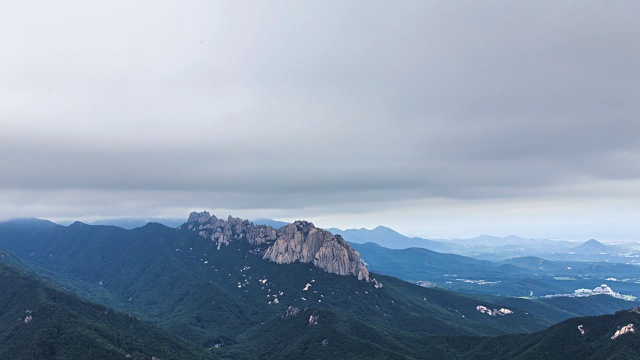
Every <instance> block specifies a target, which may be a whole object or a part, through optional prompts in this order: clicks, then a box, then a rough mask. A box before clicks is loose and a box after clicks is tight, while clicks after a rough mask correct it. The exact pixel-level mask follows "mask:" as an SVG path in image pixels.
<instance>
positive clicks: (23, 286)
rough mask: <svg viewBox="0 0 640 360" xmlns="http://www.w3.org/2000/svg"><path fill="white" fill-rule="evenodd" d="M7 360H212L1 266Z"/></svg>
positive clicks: (1, 349)
mask: <svg viewBox="0 0 640 360" xmlns="http://www.w3.org/2000/svg"><path fill="white" fill-rule="evenodd" d="M0 289H2V291H0V358H2V359H124V358H125V357H127V355H128V356H129V358H131V359H151V357H152V356H156V357H158V358H161V359H208V358H213V357H212V355H209V354H206V353H204V352H202V351H200V350H197V349H194V346H193V345H191V344H190V343H188V342H186V341H184V340H180V339H178V338H176V337H175V336H172V335H169V334H168V333H166V332H165V331H162V330H159V329H157V328H155V327H153V326H151V325H150V324H147V323H145V322H142V321H140V320H138V319H136V318H135V317H132V316H130V315H129V316H127V315H123V314H120V313H117V312H114V311H113V310H110V309H108V308H105V307H104V306H101V305H96V304H92V303H89V302H86V301H83V300H80V299H78V298H77V297H75V296H73V295H70V294H67V293H64V292H61V291H59V290H56V289H54V288H52V287H51V286H49V285H46V284H44V283H43V282H41V281H40V280H38V279H36V278H34V277H33V276H31V275H28V274H25V273H23V272H21V271H19V270H18V269H16V268H14V267H12V266H9V265H7V264H5V263H4V262H2V261H0Z"/></svg>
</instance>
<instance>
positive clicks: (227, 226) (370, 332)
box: [0, 213, 637, 359]
mask: <svg viewBox="0 0 640 360" xmlns="http://www.w3.org/2000/svg"><path fill="white" fill-rule="evenodd" d="M0 246H1V247H2V248H4V250H2V251H1V252H0V254H1V255H3V256H0V262H1V263H2V264H3V269H6V270H3V273H16V274H17V275H12V276H16V279H18V278H20V279H23V280H20V281H16V280H11V281H9V282H10V283H16V284H18V283H20V284H22V283H25V282H26V283H29V282H31V283H30V284H34V285H28V286H18V287H16V290H15V291H14V292H12V294H15V296H13V297H12V298H7V299H4V300H2V301H3V304H12V305H10V306H9V305H7V306H6V307H3V309H5V308H6V309H14V310H11V313H9V312H5V313H6V314H7V316H8V318H7V319H11V318H14V319H18V318H20V321H22V323H20V322H19V321H18V322H17V323H18V325H34V326H33V327H34V328H35V325H38V324H43V326H44V327H45V328H48V327H49V326H50V325H48V324H50V322H49V321H48V320H47V321H42V322H36V320H38V319H41V318H45V316H44V315H45V312H44V309H46V306H47V305H43V304H47V302H46V299H47V297H46V296H39V295H38V296H36V295H32V294H33V293H29V291H30V289H34V288H41V289H48V290H46V291H45V290H38V291H37V293H38V294H42V291H45V292H47V291H49V293H50V294H51V295H48V296H52V297H53V298H55V299H57V300H52V301H53V302H56V303H57V304H58V305H60V306H63V307H66V308H68V309H69V311H75V312H76V313H77V314H78V316H79V319H83V320H79V321H78V322H75V323H73V324H71V325H68V326H69V328H70V329H75V330H69V331H72V332H73V331H85V332H84V334H85V335H86V337H84V338H82V337H80V338H79V339H81V340H78V342H79V343H82V344H85V345H86V346H85V348H83V349H84V350H82V351H84V352H85V353H87V354H88V353H90V354H93V353H94V351H95V354H107V353H106V352H105V351H113V352H111V353H109V354H119V355H117V356H120V355H122V354H125V356H126V354H129V355H130V356H145V357H150V356H157V357H158V358H162V359H166V358H179V359H182V358H207V357H212V358H216V357H220V358H229V359H231V358H247V359H258V358H260V359H263V358H267V359H269V358H273V359H276V358H292V359H293V358H310V359H313V358H317V359H321V358H322V359H326V358H336V357H340V358H354V359H355V358H363V357H366V358H403V359H404V358H456V357H464V356H466V357H472V358H479V357H476V356H475V355H477V356H485V355H484V354H487V355H486V356H493V355H495V354H494V353H492V352H491V351H489V350H487V349H484V348H483V347H482V344H483V343H485V342H486V341H485V340H484V339H486V338H484V337H483V336H494V337H492V338H491V339H492V340H491V341H492V342H493V341H496V342H503V343H504V344H505V346H506V347H505V351H506V350H507V348H508V344H509V343H511V342H513V343H514V344H516V345H517V344H522V343H521V341H525V339H530V337H529V336H522V335H508V334H519V333H523V332H524V333H529V332H534V331H542V332H543V333H544V332H546V331H551V330H550V329H547V327H549V326H550V325H553V324H556V323H558V322H560V321H564V320H566V319H568V318H570V317H572V316H576V315H599V314H605V313H612V312H614V311H615V310H618V309H620V306H622V305H620V304H621V303H620V302H615V301H609V299H608V298H607V297H603V298H602V299H599V298H598V297H592V298H566V299H548V300H528V299H518V298H505V297H499V296H491V295H486V294H484V295H477V294H462V293H458V292H452V291H449V290H445V289H439V288H426V287H421V286H416V285H414V284H412V283H409V282H405V281H402V280H400V279H397V278H394V277H390V276H386V275H383V274H381V273H379V272H376V271H375V270H374V267H372V266H371V265H370V267H369V268H367V267H365V266H364V263H363V262H362V261H361V260H360V256H361V254H360V253H359V252H358V251H356V250H354V249H353V248H352V247H351V246H350V245H349V244H348V243H347V242H346V241H344V239H343V238H342V236H340V235H339V234H333V233H331V232H330V231H326V230H322V229H319V228H316V227H315V226H313V224H311V223H309V222H304V221H297V222H294V223H292V224H287V225H285V226H282V227H280V228H274V227H272V226H267V225H258V224H253V223H252V222H250V221H247V220H242V219H237V218H233V217H229V218H227V219H226V220H223V219H218V218H217V217H215V216H212V215H210V214H208V213H192V214H191V215H190V216H189V219H188V221H187V222H186V223H184V224H182V225H180V226H179V227H178V228H170V227H166V226H164V225H161V224H157V223H150V224H147V225H145V226H143V227H140V228H135V229H132V230H126V229H122V228H119V227H116V226H96V225H86V224H82V223H79V222H76V223H73V224H71V225H69V226H61V225H57V224H54V223H51V222H47V221H43V220H36V219H29V220H20V221H10V222H5V223H0ZM452 256H453V255H452ZM363 258H364V260H365V261H367V259H366V257H364V255H363ZM454 260H456V261H459V264H460V266H463V263H464V262H466V261H468V260H467V258H464V257H457V258H455V259H454V258H448V259H447V260H446V261H443V262H442V263H441V264H440V265H438V264H436V263H434V268H438V267H441V268H442V267H443V266H445V263H447V262H450V263H454ZM434 261H435V260H434ZM475 261H476V262H475V263H469V266H476V269H477V271H478V272H480V271H485V270H488V269H489V268H490V267H491V266H490V265H488V264H487V263H485V262H482V261H478V260H475ZM501 266H505V267H508V266H513V265H509V264H504V265H501ZM35 284H37V285H35ZM6 294H7V293H4V294H3V295H6ZM61 294H62V295H61ZM23 298H24V299H39V300H38V301H40V300H42V301H44V302H42V303H38V302H35V303H28V304H27V303H26V302H24V301H23V300H20V299H23ZM16 299H17V300H16ZM43 299H44V300H43ZM612 300H617V299H612ZM16 304H17V305H16ZM83 304H84V305H83ZM20 305H28V306H22V307H26V308H25V309H22V307H21V306H20ZM624 305H627V304H624ZM630 307H631V306H630ZM82 308H88V309H99V310H90V311H86V312H83V311H80V310H78V309H82ZM34 309H39V310H38V311H39V312H37V313H36V312H35V310H34ZM27 310H31V311H33V315H32V316H33V319H32V321H30V322H29V323H28V324H24V319H25V316H26V315H24V314H26V313H25V312H26V311H27ZM65 311H66V310H64V309H63V308H61V309H59V310H56V311H54V313H56V314H63V313H65ZM100 311H102V312H103V313H104V311H106V312H107V313H108V314H114V317H115V318H116V320H117V321H114V322H112V323H110V322H109V321H108V319H107V320H105V319H102V318H97V317H96V316H97V315H96V314H97V313H98V312H100ZM18 312H19V313H18ZM627 313H629V312H627ZM627 313H623V314H627ZM39 314H40V315H39ZM629 314H632V316H633V313H629ZM92 316H93V317H92ZM616 316H618V315H616ZM619 316H623V315H619ZM624 316H627V315H624ZM120 319H122V320H120ZM127 319H135V320H136V321H139V324H141V325H140V328H136V326H138V325H135V324H138V322H136V323H135V324H134V323H132V322H127V321H125V320H127ZM138 319H139V320H138ZM60 324H61V325H60V326H61V327H62V326H63V325H62V324H64V323H63V322H60ZM96 324H98V325H96ZM131 324H134V325H131ZM625 325H626V324H625ZM64 326H67V325H64ZM92 326H93V327H92ZM118 326H125V327H126V326H129V329H130V332H129V333H128V335H127V336H128V338H130V339H131V341H132V342H133V343H135V344H137V345H136V346H137V347H135V346H130V345H127V344H122V343H120V345H118V344H119V343H117V341H116V340H115V339H114V338H112V337H110V335H108V334H109V331H113V332H115V333H122V332H121V331H124V330H118V329H120V328H118ZM99 327H102V328H101V329H104V330H100V331H98V330H96V329H98V328H99ZM144 327H146V329H147V330H144V331H137V330H136V329H142V328H144ZM83 329H85V330H83ZM91 329H94V330H91ZM545 329H547V330H545ZM551 329H553V328H551ZM593 329H596V328H595V327H594V328H593ZM90 330H91V331H90ZM134 330H136V331H134ZM609 330H610V329H609V328H606V329H605V328H603V329H602V334H605V333H606V332H607V331H609ZM3 331H5V333H6V334H13V333H14V332H16V331H20V328H15V327H12V326H11V325H10V322H8V323H4V325H3ZM61 331H62V330H61ZM65 331H66V330H65ZM92 331H93V332H92ZM554 331H555V330H554ZM590 331H592V333H594V334H595V333H596V332H598V333H600V329H599V328H598V330H597V331H596V330H590ZM62 332H64V331H62ZM16 334H18V333H16ZM145 334H147V335H148V336H151V337H153V338H154V339H156V340H158V341H156V342H154V341H151V340H147V339H146V338H145V337H144V336H145ZM607 334H608V333H607ZM495 336H498V337H495ZM500 336H507V338H502V337H500ZM514 336H515V338H513V337H514ZM602 336H604V335H602ZM602 336H601V337H600V338H598V339H599V340H598V341H601V340H602V339H604V338H602ZM608 336H611V335H608ZM601 338H602V339H601ZM53 339H56V340H55V341H54V342H55V344H56V346H54V347H53V348H54V349H55V350H54V352H55V354H59V355H55V356H56V357H54V356H51V357H50V358H61V359H63V358H74V357H73V355H68V354H77V352H76V350H73V349H74V348H75V347H76V346H77V345H74V344H73V342H69V341H67V340H69V338H68V337H62V338H57V337H53ZM502 339H522V340H514V341H511V340H509V341H507V342H505V341H506V340H502ZM540 339H541V340H540V341H543V340H544V341H549V339H546V338H545V337H544V336H543V337H542V338H540ZM621 339H632V340H633V341H637V338H636V335H635V334H633V333H631V334H625V335H622V336H621ZM18 340H19V339H18V338H16V337H15V336H11V335H5V336H4V337H3V339H2V340H0V345H1V346H2V349H3V350H4V349H10V350H6V351H9V352H8V353H6V354H11V355H15V357H12V358H28V357H27V355H24V354H22V355H21V353H20V350H19V349H21V348H22V346H23V344H22V343H20V342H18ZM609 341H611V340H609ZM622 341H627V340H622ZM114 342H115V343H114ZM161 344H166V347H162V346H160V345H161ZM468 344H475V345H474V346H473V347H472V346H467V345H468ZM43 346H44V345H36V346H35V349H41V348H42V347H43ZM514 346H515V345H514ZM521 348H522V346H520V347H518V348H516V347H514V348H513V349H514V350H513V351H515V352H517V351H518V349H521ZM105 349H106V350H105ZM172 349H173V350H172ZM33 351H41V350H33ZM42 351H44V350H42ZM169 351H177V352H179V353H180V355H178V356H176V355H175V352H174V353H171V352H169ZM625 351H627V350H625ZM515 352H514V354H515ZM48 354H50V353H48ZM162 354H164V355H162ZM203 354H204V355H203ZM438 354H439V355H441V356H442V357H439V356H436V355H438ZM472 355H474V356H472ZM498 355H499V356H502V355H500V354H497V355H496V356H498ZM91 356H93V355H91ZM45 357H46V356H45ZM103 357H111V356H110V355H104V356H103ZM113 357H114V358H116V357H115V355H114V356H113ZM85 358H91V357H89V356H86V357H85ZM95 358H98V355H96V357H95Z"/></svg>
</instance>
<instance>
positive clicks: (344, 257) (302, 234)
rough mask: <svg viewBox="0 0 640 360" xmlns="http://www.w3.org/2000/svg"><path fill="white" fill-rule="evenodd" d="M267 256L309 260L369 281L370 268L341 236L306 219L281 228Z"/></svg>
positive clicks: (286, 260)
mask: <svg viewBox="0 0 640 360" xmlns="http://www.w3.org/2000/svg"><path fill="white" fill-rule="evenodd" d="M264 259H267V260H271V261H273V262H276V263H278V264H290V263H292V262H295V261H299V262H303V263H309V262H313V265H315V266H317V267H319V268H320V269H323V270H324V271H326V272H328V273H332V274H338V275H354V276H356V277H358V280H366V281H369V270H367V268H366V267H365V266H364V264H362V262H361V261H360V254H359V253H358V252H357V251H355V250H354V249H353V248H352V247H351V246H349V244H347V242H346V241H345V240H344V239H343V238H342V236H340V235H332V234H331V233H330V232H328V231H326V230H322V229H318V228H316V227H315V226H314V225H313V224H312V223H310V222H307V221H296V222H294V223H293V224H289V225H287V226H284V227H282V228H281V229H280V230H279V231H278V240H276V242H275V243H274V244H273V245H272V246H271V247H269V249H267V251H266V252H265V254H264Z"/></svg>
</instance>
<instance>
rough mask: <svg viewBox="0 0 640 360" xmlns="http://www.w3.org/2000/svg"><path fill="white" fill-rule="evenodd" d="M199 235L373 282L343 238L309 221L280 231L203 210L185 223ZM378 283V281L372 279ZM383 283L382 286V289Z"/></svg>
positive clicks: (282, 261) (279, 259)
mask: <svg viewBox="0 0 640 360" xmlns="http://www.w3.org/2000/svg"><path fill="white" fill-rule="evenodd" d="M179 228H187V229H189V230H192V231H195V232H197V233H198V235H200V236H202V237H204V238H207V239H210V240H211V241H213V242H214V243H216V245H217V248H218V250H220V248H221V247H222V246H226V245H228V244H229V243H231V242H232V241H237V240H244V241H248V242H249V243H250V244H252V245H260V244H267V245H270V246H269V247H268V248H267V249H266V251H265V253H264V256H263V259H266V260H270V261H273V262H276V263H278V264H290V263H293V262H296V261H299V262H302V263H313V265H315V266H316V267H318V268H320V269H322V270H324V271H326V272H328V273H332V274H338V275H353V276H356V277H357V278H358V280H365V281H367V282H368V281H371V279H369V270H367V268H366V267H365V265H364V264H363V263H362V261H361V260H360V254H359V253H358V252H357V251H355V250H354V249H353V248H352V247H351V246H350V245H349V244H347V242H346V241H345V240H344V239H343V238H342V236H340V235H333V234H331V233H330V232H328V231H326V230H323V229H319V228H316V227H315V226H314V225H313V224H312V223H310V222H307V221H296V222H294V223H293V224H289V225H286V226H283V227H282V228H280V229H279V230H276V229H274V228H272V227H271V226H266V225H254V224H253V223H252V222H250V221H249V220H242V219H240V218H234V217H232V216H229V217H228V218H227V221H224V220H222V219H218V218H217V217H215V216H213V215H210V214H209V213H208V212H206V211H204V212H201V213H197V212H192V213H191V214H190V215H189V219H188V220H187V222H186V223H185V224H183V225H182V226H180V227H179ZM372 281H374V282H375V283H376V287H378V286H377V284H379V283H378V282H377V281H375V279H373V280H372ZM381 286H382V284H380V287H381Z"/></svg>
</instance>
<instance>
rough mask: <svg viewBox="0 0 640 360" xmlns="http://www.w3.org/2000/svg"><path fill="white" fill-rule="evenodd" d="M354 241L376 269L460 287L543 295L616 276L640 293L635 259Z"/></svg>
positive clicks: (623, 286)
mask: <svg viewBox="0 0 640 360" xmlns="http://www.w3.org/2000/svg"><path fill="white" fill-rule="evenodd" d="M352 246H353V248H354V249H356V250H357V251H358V252H359V253H360V255H361V257H362V259H363V260H364V261H365V262H366V263H367V265H368V267H369V269H370V270H371V271H373V272H376V273H381V274H385V275H390V276H396V277H398V278H400V279H403V280H406V281H411V282H420V284H423V285H427V286H434V287H435V286H437V287H440V288H445V289H451V290H455V291H463V292H468V293H483V294H494V295H501V296H527V297H530V296H536V297H539V296H544V295H552V294H567V293H573V292H574V290H576V289H578V288H595V287H596V286H599V285H600V284H602V283H609V282H610V280H611V279H612V276H615V277H617V279H616V278H613V279H615V280H614V284H611V285H612V286H613V287H614V288H615V289H616V291H618V292H621V293H624V294H627V295H633V296H637V297H640V285H638V284H636V283H635V280H634V279H637V278H640V267H638V266H635V265H629V264H616V263H607V262H580V261H549V260H545V259H541V258H537V257H521V258H513V259H508V260H503V261H498V262H494V261H488V260H478V259H474V258H470V257H466V256H462V255H454V254H445V253H439V252H434V251H431V250H427V249H422V248H409V249H387V248H384V247H382V246H380V245H377V244H374V243H366V244H355V243H354V244H352ZM610 305H611V306H612V307H610V308H609V311H610V312H612V311H617V310H620V309H624V308H626V307H628V306H631V305H630V304H629V303H628V302H625V301H623V300H618V301H617V302H613V303H610ZM605 312H606V311H605Z"/></svg>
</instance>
